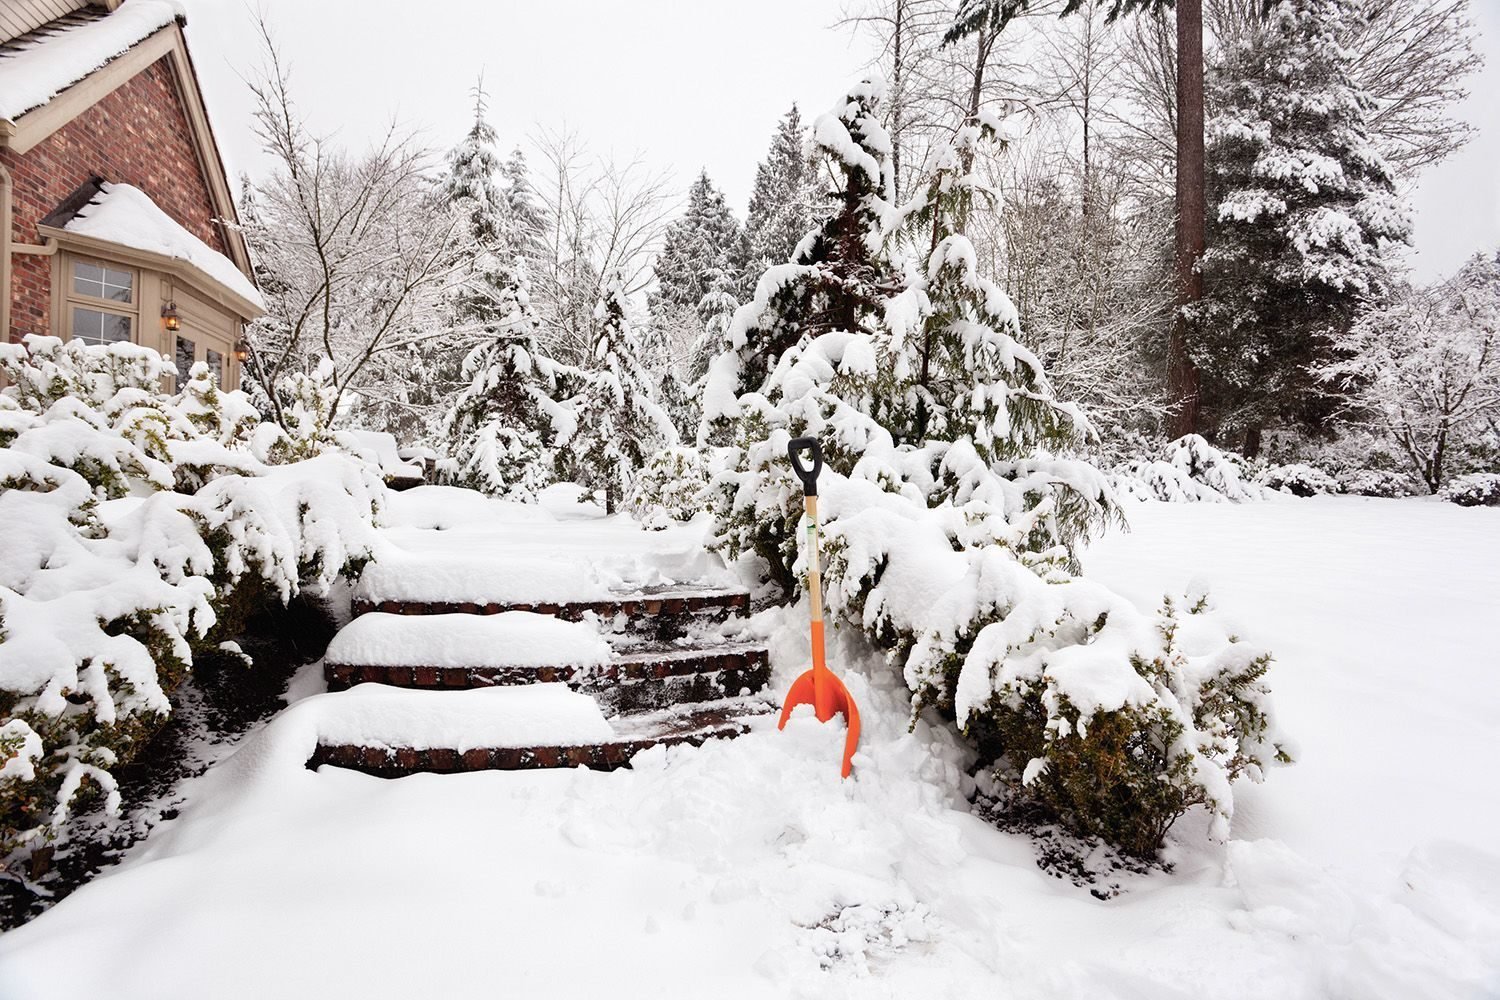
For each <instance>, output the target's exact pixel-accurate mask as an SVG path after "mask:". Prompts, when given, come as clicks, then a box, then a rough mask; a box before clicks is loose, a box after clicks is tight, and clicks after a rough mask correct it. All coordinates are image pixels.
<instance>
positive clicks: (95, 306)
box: [63, 257, 140, 344]
mask: <svg viewBox="0 0 1500 1000" xmlns="http://www.w3.org/2000/svg"><path fill="white" fill-rule="evenodd" d="M66 264H67V268H68V281H67V294H66V296H65V298H64V302H63V310H64V311H63V324H64V327H65V329H66V330H67V331H68V336H70V337H72V338H73V339H75V340H81V341H83V342H84V343H86V344H118V343H122V342H129V341H132V340H134V339H135V336H134V334H135V324H136V321H137V317H138V316H139V312H140V304H139V302H138V300H137V296H136V272H135V271H133V270H130V269H129V268H121V267H115V266H113V265H111V264H107V263H105V262H103V261H97V260H88V259H85V258H82V257H68V258H66Z"/></svg>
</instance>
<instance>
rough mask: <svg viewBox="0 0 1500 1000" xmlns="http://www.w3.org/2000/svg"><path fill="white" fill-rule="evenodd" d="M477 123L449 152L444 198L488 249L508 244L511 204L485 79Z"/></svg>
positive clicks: (478, 91) (479, 88) (479, 87)
mask: <svg viewBox="0 0 1500 1000" xmlns="http://www.w3.org/2000/svg"><path fill="white" fill-rule="evenodd" d="M473 93H474V124H473V125H472V126H470V128H469V131H468V134H467V135H465V136H464V138H463V140H462V141H461V142H459V144H458V145H456V146H454V147H453V149H452V150H450V151H449V153H448V161H447V162H448V170H447V173H446V174H444V176H443V180H442V185H441V189H442V194H443V198H444V199H445V200H446V201H447V202H448V203H449V204H450V205H454V206H457V207H459V208H461V210H463V211H464V212H465V213H466V214H467V215H468V220H469V232H470V233H471V234H472V235H473V237H474V239H475V241H476V242H477V243H478V244H479V245H480V246H481V247H483V248H485V249H487V250H492V251H493V250H495V249H498V248H499V246H500V245H501V244H502V242H503V241H504V237H505V226H506V215H507V214H508V210H509V207H510V206H509V203H508V200H507V197H506V194H507V193H506V192H505V191H504V190H503V189H502V188H501V186H500V180H499V177H500V171H501V164H500V157H499V155H498V154H497V153H496V152H495V144H496V142H497V137H496V135H495V129H494V126H492V125H491V124H490V123H489V121H488V120H487V119H486V118H485V92H484V80H483V79H482V78H481V79H480V81H479V83H477V84H476V85H475V87H474V92H473Z"/></svg>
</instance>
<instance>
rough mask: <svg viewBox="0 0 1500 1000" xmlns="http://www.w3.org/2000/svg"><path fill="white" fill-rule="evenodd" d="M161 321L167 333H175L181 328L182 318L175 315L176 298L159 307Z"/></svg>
mask: <svg viewBox="0 0 1500 1000" xmlns="http://www.w3.org/2000/svg"><path fill="white" fill-rule="evenodd" d="M161 319H162V323H163V324H165V325H166V328H167V332H168V333H175V332H177V331H178V330H181V329H182V319H181V318H180V317H178V315H177V300H176V299H173V300H172V301H170V302H168V303H167V304H166V305H164V306H162V307H161Z"/></svg>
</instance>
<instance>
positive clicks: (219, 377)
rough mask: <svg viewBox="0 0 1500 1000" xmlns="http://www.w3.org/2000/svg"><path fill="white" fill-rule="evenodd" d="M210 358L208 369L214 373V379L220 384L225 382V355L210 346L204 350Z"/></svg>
mask: <svg viewBox="0 0 1500 1000" xmlns="http://www.w3.org/2000/svg"><path fill="white" fill-rule="evenodd" d="M203 353H204V355H205V356H206V357H207V358H208V370H209V371H211V372H213V373H214V379H215V381H217V382H218V384H219V385H223V384H224V355H222V354H220V353H219V352H218V351H216V350H214V349H213V348H212V347H210V348H209V349H208V350H206V351H204V352H203Z"/></svg>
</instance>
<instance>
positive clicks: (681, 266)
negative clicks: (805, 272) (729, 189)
mask: <svg viewBox="0 0 1500 1000" xmlns="http://www.w3.org/2000/svg"><path fill="white" fill-rule="evenodd" d="M743 238H744V234H743V232H742V230H741V229H740V224H739V222H738V221H737V220H736V219H735V217H734V213H733V212H731V211H730V209H729V206H728V204H727V203H726V202H725V201H724V195H723V194H722V193H721V192H719V191H717V190H715V188H714V186H713V183H712V182H711V181H710V180H709V179H708V173H707V172H706V171H704V172H701V173H700V174H699V175H698V179H697V180H695V181H694V182H693V185H692V187H691V188H689V189H688V204H687V210H686V211H685V212H684V213H683V215H682V218H680V219H678V220H677V221H676V222H674V223H672V225H670V226H668V227H667V231H666V236H665V239H664V241H663V244H662V249H661V252H660V253H659V254H658V255H657V257H656V262H655V265H654V270H655V275H656V287H655V288H654V289H653V290H652V292H651V295H650V297H649V298H648V300H647V304H648V307H649V308H650V311H651V335H652V337H651V339H652V345H651V346H652V347H653V354H652V357H651V358H650V359H649V361H648V363H649V364H650V365H651V367H652V370H653V371H655V372H657V374H658V376H659V379H660V384H661V389H662V404H663V406H665V407H666V408H667V410H668V412H670V413H671V414H672V418H673V422H674V423H675V424H676V425H677V427H678V430H679V431H680V432H682V433H684V434H685V433H687V428H688V427H689V426H690V425H691V426H696V425H697V416H696V414H695V413H692V412H690V411H692V410H694V409H696V407H695V406H694V405H693V401H692V399H691V398H690V396H689V393H688V390H687V384H686V383H684V381H683V372H681V371H680V370H679V368H678V364H679V362H681V361H683V360H684V359H686V361H687V368H688V370H689V372H688V379H689V380H692V379H696V378H697V377H699V376H701V375H702V371H703V369H704V367H705V366H706V363H698V362H696V361H695V360H694V359H695V355H696V352H698V351H699V350H701V349H702V346H703V341H704V333H705V329H706V328H707V326H708V325H709V323H711V322H712V321H713V320H714V319H715V318H716V317H718V316H720V315H722V314H723V313H724V312H726V311H727V312H733V311H734V308H735V307H736V306H737V305H738V304H739V303H738V302H736V301H734V299H733V291H732V283H730V282H726V276H727V275H730V274H731V273H732V272H733V270H734V268H735V267H736V266H737V263H738V257H739V252H740V246H741V243H742V241H743ZM726 296H727V297H728V302H727V303H725V302H724V298H725V297H726ZM705 302H709V303H711V305H710V306H709V307H708V308H707V309H705V308H704V303H705ZM658 365H665V366H666V367H658ZM678 403H680V405H676V404H678Z"/></svg>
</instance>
